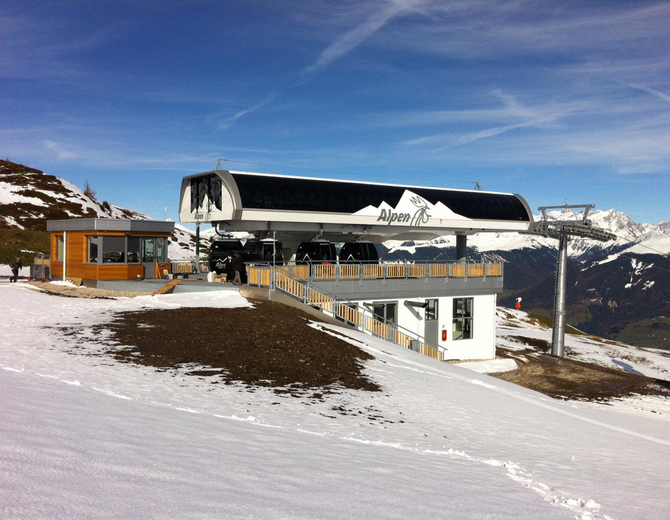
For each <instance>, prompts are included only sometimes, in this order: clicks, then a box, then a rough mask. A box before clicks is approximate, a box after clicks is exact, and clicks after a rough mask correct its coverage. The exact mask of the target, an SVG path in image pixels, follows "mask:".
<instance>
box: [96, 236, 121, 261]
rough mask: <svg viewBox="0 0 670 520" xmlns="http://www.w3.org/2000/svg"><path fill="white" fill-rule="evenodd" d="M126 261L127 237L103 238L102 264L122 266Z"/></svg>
mask: <svg viewBox="0 0 670 520" xmlns="http://www.w3.org/2000/svg"><path fill="white" fill-rule="evenodd" d="M125 261H126V237H110V236H107V237H103V239H102V263H103V264H122V263H124V262H125Z"/></svg>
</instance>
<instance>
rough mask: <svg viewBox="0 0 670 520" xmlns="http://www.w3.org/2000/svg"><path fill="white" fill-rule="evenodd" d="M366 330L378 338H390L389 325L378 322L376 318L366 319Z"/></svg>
mask: <svg viewBox="0 0 670 520" xmlns="http://www.w3.org/2000/svg"><path fill="white" fill-rule="evenodd" d="M365 328H366V330H368V331H370V332H372V333H373V334H375V335H377V336H381V337H382V338H388V337H389V328H388V325H386V324H384V323H382V322H381V321H378V320H376V319H374V318H370V317H366V318H365Z"/></svg>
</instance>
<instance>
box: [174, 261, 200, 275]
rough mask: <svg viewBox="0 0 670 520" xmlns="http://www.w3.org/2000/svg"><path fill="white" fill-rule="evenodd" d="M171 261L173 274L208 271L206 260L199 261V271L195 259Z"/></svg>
mask: <svg viewBox="0 0 670 520" xmlns="http://www.w3.org/2000/svg"><path fill="white" fill-rule="evenodd" d="M171 263H172V272H173V273H174V274H192V273H197V272H200V273H206V272H207V271H209V265H208V264H207V262H200V266H199V267H200V270H199V271H198V265H197V263H196V261H195V260H173V261H172V262H171Z"/></svg>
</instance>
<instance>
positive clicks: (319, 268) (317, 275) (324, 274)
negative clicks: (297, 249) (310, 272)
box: [313, 264, 337, 280]
mask: <svg viewBox="0 0 670 520" xmlns="http://www.w3.org/2000/svg"><path fill="white" fill-rule="evenodd" d="M313 268H314V279H315V280H333V279H334V278H335V277H336V274H337V265H335V264H321V265H319V264H314V266H313Z"/></svg>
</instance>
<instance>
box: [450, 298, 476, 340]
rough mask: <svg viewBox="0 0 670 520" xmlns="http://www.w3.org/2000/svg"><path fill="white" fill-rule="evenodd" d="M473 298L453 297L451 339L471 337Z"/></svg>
mask: <svg viewBox="0 0 670 520" xmlns="http://www.w3.org/2000/svg"><path fill="white" fill-rule="evenodd" d="M473 300H474V298H454V318H453V335H452V337H453V339H454V340H458V339H472V335H473V333H472V331H473V328H472V320H473Z"/></svg>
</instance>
